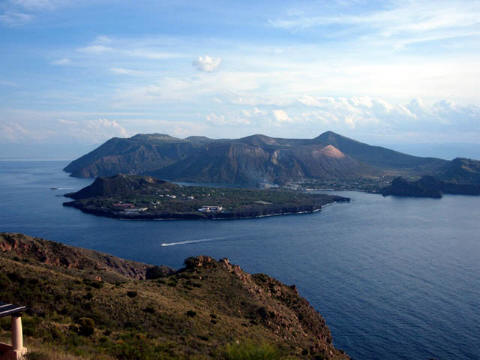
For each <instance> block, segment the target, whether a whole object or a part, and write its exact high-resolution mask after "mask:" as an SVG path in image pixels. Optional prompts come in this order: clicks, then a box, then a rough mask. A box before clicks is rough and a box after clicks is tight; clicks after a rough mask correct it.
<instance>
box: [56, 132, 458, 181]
mask: <svg viewBox="0 0 480 360" xmlns="http://www.w3.org/2000/svg"><path fill="white" fill-rule="evenodd" d="M447 164H448V161H446V160H441V159H434V158H422V157H416V156H412V155H407V154H402V153H399V152H396V151H393V150H389V149H386V148H383V147H379V146H370V145H368V144H364V143H361V142H358V141H355V140H353V139H349V138H347V137H344V136H341V135H338V134H335V133H333V132H331V131H328V132H325V133H323V134H322V135H320V136H318V137H316V138H314V139H281V138H271V137H268V136H265V135H252V136H248V137H245V138H241V139H220V140H213V139H209V138H205V137H189V138H186V139H178V138H173V137H170V136H168V135H160V134H153V135H136V136H133V137H131V138H128V139H119V138H114V139H111V140H109V141H107V142H106V143H105V144H103V145H102V146H100V147H99V148H97V149H96V150H94V151H92V152H91V153H89V154H87V155H85V156H82V157H81V158H79V159H77V160H75V161H73V162H72V163H70V164H69V165H68V166H67V167H66V168H65V171H67V172H69V173H71V174H72V176H78V177H94V176H111V175H114V174H117V173H127V174H139V175H153V176H157V177H161V178H165V179H169V180H174V181H192V182H208V183H224V184H225V183H229V184H248V185H258V184H260V183H278V184H283V183H286V182H291V181H302V180H306V179H307V180H308V179H320V180H331V179H333V180H335V179H355V178H362V177H372V176H381V175H385V174H389V175H390V174H394V175H399V174H401V175H415V176H419V175H426V174H437V172H438V171H439V170H440V169H441V168H443V167H445V166H446V165H447Z"/></svg>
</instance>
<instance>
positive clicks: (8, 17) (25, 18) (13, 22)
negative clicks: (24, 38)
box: [0, 11, 33, 26]
mask: <svg viewBox="0 0 480 360" xmlns="http://www.w3.org/2000/svg"><path fill="white" fill-rule="evenodd" d="M32 19H33V16H32V15H30V14H25V13H23V12H17V11H6V12H4V13H3V14H1V15H0V23H2V24H4V25H7V26H20V25H24V24H26V23H28V22H29V21H30V20H32Z"/></svg>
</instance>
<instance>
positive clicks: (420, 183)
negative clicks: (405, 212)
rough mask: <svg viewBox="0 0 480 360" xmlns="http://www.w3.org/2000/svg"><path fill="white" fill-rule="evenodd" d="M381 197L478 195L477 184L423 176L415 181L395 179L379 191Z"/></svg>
mask: <svg viewBox="0 0 480 360" xmlns="http://www.w3.org/2000/svg"><path fill="white" fill-rule="evenodd" d="M381 193H382V195H383V196H388V195H393V196H406V197H429V198H441V197H442V195H443V194H452V195H480V185H479V184H465V183H454V182H446V181H442V180H440V179H438V178H436V177H434V176H423V177H421V178H420V179H419V180H416V181H408V180H406V179H404V178H402V177H397V178H395V179H394V180H393V181H392V183H391V184H390V185H389V186H386V187H384V188H383V189H382V190H381Z"/></svg>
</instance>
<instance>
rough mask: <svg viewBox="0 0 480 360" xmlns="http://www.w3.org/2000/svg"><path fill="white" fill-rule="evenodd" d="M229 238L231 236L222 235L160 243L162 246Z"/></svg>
mask: <svg viewBox="0 0 480 360" xmlns="http://www.w3.org/2000/svg"><path fill="white" fill-rule="evenodd" d="M230 238H231V236H222V237H216V238H206V239H198V240H185V241H178V242H171V243H162V246H175V245H187V244H197V243H202V242H210V241H218V240H225V239H230Z"/></svg>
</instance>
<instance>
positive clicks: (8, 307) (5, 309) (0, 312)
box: [0, 301, 27, 318]
mask: <svg viewBox="0 0 480 360" xmlns="http://www.w3.org/2000/svg"><path fill="white" fill-rule="evenodd" d="M26 309H27V307H26V306H21V305H14V304H5V303H3V302H1V301H0V318H1V317H4V316H10V315H14V314H18V313H21V312H23V311H25V310H26Z"/></svg>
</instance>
